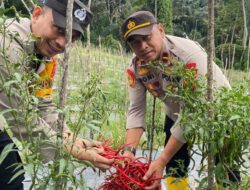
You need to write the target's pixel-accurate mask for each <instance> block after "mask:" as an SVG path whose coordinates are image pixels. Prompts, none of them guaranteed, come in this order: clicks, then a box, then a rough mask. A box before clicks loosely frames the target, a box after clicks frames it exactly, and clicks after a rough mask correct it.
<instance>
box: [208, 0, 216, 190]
mask: <svg viewBox="0 0 250 190" xmlns="http://www.w3.org/2000/svg"><path fill="white" fill-rule="evenodd" d="M213 58H214V0H208V60H207V75H208V78H207V95H208V96H207V99H208V102H212V101H213ZM208 118H209V119H210V120H212V118H213V110H212V108H209V110H208ZM210 124H211V125H212V123H210ZM209 128H211V129H212V128H213V126H210V127H209ZM210 133H211V134H210V137H213V132H212V130H211V132H210ZM212 152H213V151H212V146H211V144H210V143H208V190H212V189H215V187H214V155H213V154H212Z"/></svg>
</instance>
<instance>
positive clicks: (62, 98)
mask: <svg viewBox="0 0 250 190" xmlns="http://www.w3.org/2000/svg"><path fill="white" fill-rule="evenodd" d="M73 3H74V0H69V1H68V5H67V19H66V26H67V27H66V36H65V40H66V45H65V51H64V57H63V63H62V67H63V68H62V69H63V73H62V80H61V89H60V93H59V95H60V97H59V98H60V99H59V108H60V109H61V110H63V109H64V107H65V103H66V96H67V88H66V86H67V82H68V61H69V51H70V46H71V42H72V21H73V18H72V11H73ZM64 123H65V114H64V112H61V113H59V119H58V129H59V135H58V137H59V138H60V137H62V136H63V128H64ZM59 142H61V141H60V140H59V141H58V143H59ZM58 147H61V145H58ZM60 151H61V149H60V148H59V150H58V151H57V154H56V160H58V159H57V157H59V156H60ZM57 170H59V169H58V168H57ZM62 188H63V184H62V182H61V181H60V180H59V181H56V187H55V189H56V190H61V189H62Z"/></svg>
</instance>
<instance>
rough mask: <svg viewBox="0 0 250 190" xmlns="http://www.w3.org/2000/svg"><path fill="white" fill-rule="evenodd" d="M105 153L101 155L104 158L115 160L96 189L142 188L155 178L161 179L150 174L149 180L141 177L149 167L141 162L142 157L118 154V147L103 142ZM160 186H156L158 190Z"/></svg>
mask: <svg viewBox="0 0 250 190" xmlns="http://www.w3.org/2000/svg"><path fill="white" fill-rule="evenodd" d="M103 148H104V150H105V152H106V153H105V154H102V156H104V157H106V158H110V159H112V158H114V159H115V161H114V163H113V165H112V167H113V168H112V169H110V170H109V171H108V172H109V174H108V175H107V176H106V178H105V179H106V181H105V182H104V183H103V184H101V186H100V187H99V188H98V190H143V189H144V187H147V186H150V185H152V184H153V183H154V182H155V180H161V178H159V177H158V178H156V177H155V176H151V177H150V179H149V180H147V181H144V180H143V179H142V178H143V176H144V175H145V173H146V172H147V170H148V168H149V163H145V162H142V161H141V160H143V159H145V158H143V157H140V158H136V159H131V158H128V157H126V156H122V155H120V154H119V153H120V150H121V149H122V148H120V149H118V150H113V149H112V148H110V147H109V146H108V145H106V143H104V144H103ZM160 189H161V187H160V186H159V187H158V190H160Z"/></svg>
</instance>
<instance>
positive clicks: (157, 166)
mask: <svg viewBox="0 0 250 190" xmlns="http://www.w3.org/2000/svg"><path fill="white" fill-rule="evenodd" d="M165 166H166V163H165V161H164V160H162V159H161V158H158V159H157V160H154V161H152V162H151V164H150V166H149V169H148V171H147V172H146V174H145V175H144V176H143V180H144V181H147V180H148V179H149V178H150V177H151V176H152V175H154V176H155V177H156V178H162V177H163V171H164V168H165ZM159 185H161V180H160V179H159V180H156V181H155V182H154V183H153V185H151V186H148V187H145V189H147V190H149V189H150V190H152V189H156V188H157V187H158V186H159Z"/></svg>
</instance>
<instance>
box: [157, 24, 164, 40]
mask: <svg viewBox="0 0 250 190" xmlns="http://www.w3.org/2000/svg"><path fill="white" fill-rule="evenodd" d="M158 29H159V32H160V34H161V36H162V37H164V36H165V31H164V26H163V25H162V23H159V24H158Z"/></svg>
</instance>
